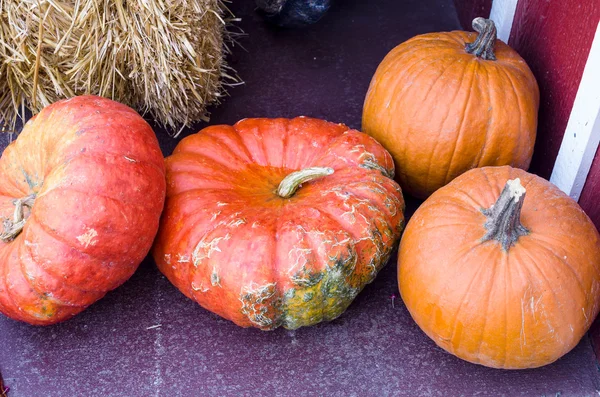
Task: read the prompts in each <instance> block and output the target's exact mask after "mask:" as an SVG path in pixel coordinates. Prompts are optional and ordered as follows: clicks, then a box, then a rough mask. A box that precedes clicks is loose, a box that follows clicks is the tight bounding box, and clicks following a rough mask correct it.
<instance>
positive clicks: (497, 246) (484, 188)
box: [398, 166, 600, 369]
mask: <svg viewBox="0 0 600 397" xmlns="http://www.w3.org/2000/svg"><path fill="white" fill-rule="evenodd" d="M398 266H399V274H398V281H399V286H400V292H401V295H402V299H403V300H404V303H405V304H406V307H407V308H408V310H409V311H410V314H411V315H412V317H413V318H414V320H415V321H416V322H417V324H418V325H419V327H421V329H422V330H423V331H424V332H425V333H426V334H427V335H428V336H429V337H430V338H431V339H433V340H434V341H435V343H437V344H438V345H439V346H440V347H442V348H443V349H445V350H447V351H448V352H450V353H452V354H455V355H457V356H458V357H460V358H462V359H464V360H467V361H470V362H473V363H478V364H482V365H486V366H489V367H495V368H507V369H518V368H534V367H539V366H542V365H546V364H549V363H551V362H553V361H555V360H556V359H558V358H559V357H561V356H562V355H564V354H565V353H567V352H568V351H569V350H571V349H572V348H573V347H575V345H576V344H577V343H578V342H579V340H580V339H581V338H582V336H583V335H584V334H585V333H586V331H587V330H588V328H589V327H590V324H591V323H592V321H593V320H594V318H595V317H596V315H597V314H598V310H599V308H600V236H599V235H598V232H597V231H596V229H595V227H594V225H593V224H592V222H591V221H590V219H589V218H588V217H587V215H586V214H585V213H584V212H583V210H582V209H581V208H580V207H579V206H578V205H577V203H576V202H575V201H573V200H572V199H571V198H570V197H568V196H567V195H566V194H564V193H562V192H561V191H560V190H559V189H558V188H557V187H555V186H554V185H552V184H551V183H550V182H548V181H546V180H544V179H542V178H540V177H538V176H535V175H532V174H529V173H527V172H525V171H523V170H520V169H516V168H511V167H508V166H505V167H486V168H481V169H475V170H471V171H469V172H467V173H465V174H464V175H462V176H460V177H458V178H456V179H455V180H454V181H453V182H451V183H450V184H448V185H447V186H445V187H443V188H441V189H439V190H438V191H437V192H435V193H434V194H433V195H432V196H431V197H430V198H429V199H428V200H426V201H425V203H424V204H423V205H422V206H421V207H420V208H419V209H418V210H417V211H416V212H415V214H414V216H413V217H412V218H411V220H410V222H409V223H408V226H407V227H406V231H405V233H404V236H403V238H402V242H401V244H400V252H399V257H398Z"/></svg>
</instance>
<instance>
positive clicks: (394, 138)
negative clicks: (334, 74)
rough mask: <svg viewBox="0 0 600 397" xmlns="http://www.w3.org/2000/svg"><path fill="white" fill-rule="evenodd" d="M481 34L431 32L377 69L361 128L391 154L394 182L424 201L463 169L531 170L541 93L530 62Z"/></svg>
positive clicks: (486, 27)
mask: <svg viewBox="0 0 600 397" xmlns="http://www.w3.org/2000/svg"><path fill="white" fill-rule="evenodd" d="M473 27H474V28H475V29H476V30H477V31H479V32H480V35H479V36H477V37H476V34H475V33H472V32H462V31H455V32H445V33H428V34H423V35H420V36H416V37H414V38H412V39H410V40H408V41H406V42H404V43H402V44H400V45H399V46H397V47H396V48H394V49H393V50H392V51H391V52H390V53H389V54H388V55H387V56H386V57H385V59H384V60H383V62H382V63H381V64H380V65H379V67H378V68H377V71H376V73H375V75H374V76H373V79H372V81H371V85H370V87H369V91H368V93H367V96H366V99H365V105H364V111H363V124H362V128H363V131H364V132H366V133H367V134H370V135H372V136H373V137H375V139H377V140H378V141H379V142H381V144H383V146H384V147H385V148H386V149H387V150H388V151H390V153H391V154H392V157H393V158H394V161H395V164H396V180H397V181H398V182H399V183H400V185H401V186H402V189H403V190H405V191H407V192H409V193H410V194H412V195H414V196H417V197H420V198H425V197H427V196H429V195H430V194H431V193H433V192H434V191H435V190H436V189H439V188H440V187H442V186H444V185H445V184H447V183H448V182H450V181H451V180H452V179H454V178H455V177H456V176H458V175H460V174H462V173H463V172H465V171H467V170H469V169H471V168H475V167H483V166H493V165H512V166H514V167H519V168H523V169H527V168H528V167H529V163H530V161H531V155H532V153H533V145H534V142H535V135H536V128H537V112H538V105H539V90H538V86H537V83H536V80H535V78H534V76H533V74H532V73H531V70H530V69H529V67H528V66H527V64H526V63H525V61H524V60H523V59H522V58H521V57H520V56H519V54H517V53H516V52H515V51H514V50H513V49H511V48H510V47H509V46H508V45H506V44H504V43H503V42H502V41H500V40H496V28H495V26H494V23H493V22H492V21H490V20H485V19H483V18H477V19H475V21H474V22H473Z"/></svg>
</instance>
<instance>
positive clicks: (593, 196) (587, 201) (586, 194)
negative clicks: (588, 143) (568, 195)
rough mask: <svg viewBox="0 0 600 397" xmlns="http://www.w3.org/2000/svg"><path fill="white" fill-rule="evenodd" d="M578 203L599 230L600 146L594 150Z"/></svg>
mask: <svg viewBox="0 0 600 397" xmlns="http://www.w3.org/2000/svg"><path fill="white" fill-rule="evenodd" d="M579 205H581V207H582V208H583V209H584V210H585V212H587V214H588V215H589V216H590V218H592V221H594V224H595V225H596V228H597V229H598V230H600V148H598V151H596V157H594V161H593V162H592V168H591V169H590V173H589V174H588V178H587V180H586V182H585V185H584V186H583V192H581V197H580V198H579Z"/></svg>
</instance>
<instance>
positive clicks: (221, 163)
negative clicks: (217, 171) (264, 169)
mask: <svg viewBox="0 0 600 397" xmlns="http://www.w3.org/2000/svg"><path fill="white" fill-rule="evenodd" d="M181 155H189V156H191V157H190V160H192V161H193V159H194V158H203V159H205V161H207V162H212V163H214V164H215V165H216V167H215V168H219V167H220V168H223V169H226V170H230V171H239V170H235V169H232V168H231V167H230V166H229V164H228V163H227V162H224V161H222V159H220V158H219V159H217V158H216V157H211V156H209V155H207V154H206V153H200V152H196V151H194V150H190V148H189V147H188V146H182V148H181V149H180V150H179V151H178V152H177V153H176V154H173V155H172V156H173V160H176V159H177V157H179V156H181ZM192 156H193V157H192ZM244 171H251V170H250V169H249V167H246V168H244Z"/></svg>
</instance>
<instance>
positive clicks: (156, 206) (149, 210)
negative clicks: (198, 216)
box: [0, 96, 166, 325]
mask: <svg viewBox="0 0 600 397" xmlns="http://www.w3.org/2000/svg"><path fill="white" fill-rule="evenodd" d="M164 172H165V171H164V159H163V157H162V154H161V151H160V148H159V146H158V141H157V139H156V136H155V135H154V132H153V131H152V129H151V128H150V126H149V125H148V124H147V123H146V122H145V121H144V120H143V119H142V118H141V117H140V116H139V115H138V114H137V113H136V112H135V111H133V110H132V109H130V108H128V107H127V106H125V105H122V104H119V103H117V102H113V101H110V100H108V99H103V98H99V97H94V96H82V97H75V98H72V99H69V100H64V101H59V102H56V103H55V104H53V105H50V106H48V107H46V108H44V109H43V110H42V111H41V112H40V113H39V114H38V115H36V116H35V117H33V118H32V119H31V120H29V122H28V123H27V124H25V126H24V128H23V131H22V132H21V134H20V135H19V137H18V138H17V140H16V141H14V142H12V143H11V144H10V145H9V146H8V147H7V148H6V150H5V151H4V153H3V154H2V158H1V159H0V216H1V217H2V220H3V224H2V226H0V230H1V232H2V233H1V234H0V311H1V312H2V313H4V314H5V315H7V316H9V317H11V318H13V319H16V320H21V321H25V322H28V323H30V324H36V325H47V324H53V323H57V322H59V321H62V320H65V319H68V318H70V317H72V316H73V315H75V314H77V313H79V312H81V311H82V310H84V309H85V308H86V307H87V306H89V305H91V304H92V303H94V302H95V301H97V300H98V299H100V298H101V297H102V296H104V295H105V294H106V292H107V291H109V290H112V289H114V288H116V287H118V286H119V285H121V284H122V283H123V282H125V281H126V280H127V279H128V278H129V277H130V276H131V275H132V274H133V272H134V271H135V270H136V268H137V267H138V265H139V263H140V262H141V260H142V259H143V258H144V256H146V254H147V253H148V251H149V250H150V247H151V245H152V241H153V239H154V237H155V235H156V232H157V230H158V222H159V219H160V213H161V210H162V207H163V203H164V196H165V185H166V181H165V175H164Z"/></svg>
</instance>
